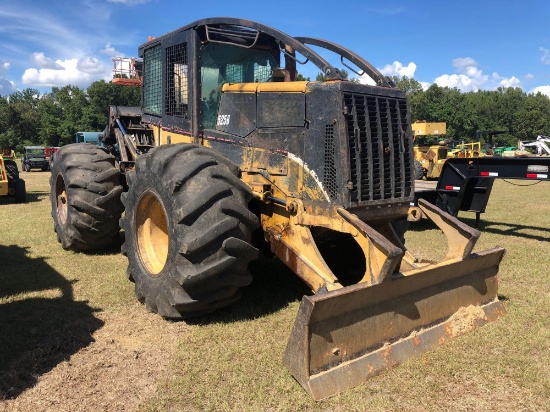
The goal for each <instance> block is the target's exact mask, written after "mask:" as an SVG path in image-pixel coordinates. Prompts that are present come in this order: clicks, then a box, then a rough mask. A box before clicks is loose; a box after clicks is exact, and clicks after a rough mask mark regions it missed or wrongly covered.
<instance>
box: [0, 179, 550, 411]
mask: <svg viewBox="0 0 550 412" xmlns="http://www.w3.org/2000/svg"><path fill="white" fill-rule="evenodd" d="M47 176H48V174H47V173H41V172H32V173H24V174H22V177H23V178H24V179H25V180H26V181H27V189H28V191H29V198H30V200H31V201H30V202H29V203H27V204H23V205H16V204H13V203H12V201H11V199H0V208H1V210H2V213H1V214H0V219H1V220H0V224H1V227H2V229H1V233H2V236H1V238H0V259H1V262H2V267H1V270H0V330H2V334H1V335H0V383H1V382H2V380H1V379H2V376H3V375H2V373H3V374H4V376H5V375H6V374H7V373H8V371H7V367H8V365H11V364H12V363H13V362H18V361H20V360H21V362H23V361H24V362H27V363H32V362H34V363H33V365H37V366H33V367H34V368H35V371H36V373H37V374H40V373H41V371H42V372H43V371H46V370H48V368H51V363H52V362H53V363H55V361H56V359H57V358H56V357H55V353H56V352H55V351H56V350H58V349H57V348H58V347H59V345H60V344H61V343H62V344H63V345H64V346H67V347H68V348H69V349H68V350H69V353H70V352H71V351H72V352H75V351H78V350H79V349H81V348H82V347H84V346H85V345H87V344H88V343H89V342H90V335H91V333H92V332H93V331H94V330H96V329H97V328H100V327H101V326H102V323H101V321H99V320H98V319H97V317H96V316H95V314H96V313H97V311H102V310H103V311H116V310H117V309H120V308H128V307H130V306H132V305H134V296H133V285H132V284H131V283H130V282H129V281H127V279H126V276H125V271H126V260H125V258H124V257H123V256H121V255H120V254H119V253H117V252H116V251H111V252H109V253H105V254H96V255H84V254H75V253H72V252H68V251H64V250H63V249H62V248H61V247H60V246H59V244H58V243H57V241H56V237H55V233H54V232H53V230H52V220H51V217H50V205H49V199H48V191H49V189H48V182H47ZM549 194H550V186H549V185H548V184H546V183H545V184H539V185H536V186H532V187H518V186H513V185H510V184H507V183H506V182H503V181H497V182H496V183H495V186H494V188H493V193H492V195H491V199H490V201H489V205H488V207H487V212H486V213H485V214H483V215H482V223H481V226H480V230H481V231H482V236H481V239H480V241H479V242H478V246H477V247H476V250H481V249H486V248H489V247H493V246H495V245H500V246H503V247H504V248H506V250H507V253H506V256H505V257H504V260H503V262H502V264H501V267H500V290H499V294H500V296H501V298H502V299H503V300H504V305H505V307H506V309H507V312H508V313H507V315H506V316H504V317H502V318H501V319H499V320H498V321H496V322H493V323H491V324H489V325H487V326H485V327H483V328H480V329H477V330H475V331H473V332H470V333H468V334H466V335H464V336H462V337H460V338H458V339H455V340H453V341H452V342H450V343H448V344H445V345H443V346H441V347H438V348H436V349H434V350H432V351H430V352H428V353H426V354H424V355H422V356H419V357H417V358H413V359H410V360H409V361H407V362H406V363H404V364H402V365H400V366H399V367H395V368H392V369H390V370H387V371H384V372H383V373H381V374H380V375H378V376H376V377H374V378H373V379H371V380H369V381H368V382H367V383H365V384H363V385H361V386H359V387H357V388H354V389H351V390H348V391H346V392H344V393H342V394H340V395H338V396H335V397H332V398H329V399H327V400H324V401H321V402H314V401H313V400H311V399H310V398H309V396H308V395H307V394H306V393H305V392H304V391H303V390H302V389H301V387H300V386H299V385H298V384H297V383H296V381H294V379H293V378H292V377H291V376H290V375H289V373H288V372H287V371H286V369H285V367H284V366H283V363H282V358H283V352H284V350H285V346H286V341H287V339H288V336H289V334H290V330H291V328H292V325H293V321H294V317H295V316H296V313H297V310H298V306H299V302H300V299H301V296H302V295H303V294H304V293H307V289H306V288H305V287H304V285H303V284H302V283H301V282H300V281H299V280H298V279H297V278H296V276H294V275H293V274H292V273H290V272H289V271H288V270H287V269H285V268H284V266H283V265H282V264H280V263H278V262H277V261H268V260H263V261H260V262H255V263H254V264H253V267H252V271H253V275H254V281H253V283H252V285H250V286H249V287H247V288H244V289H243V297H242V299H241V300H240V301H238V302H237V303H236V304H234V305H232V306H231V307H229V308H227V309H225V310H223V311H220V312H219V313H215V314H213V315H210V316H208V317H206V318H201V319H199V320H196V321H194V322H189V324H190V327H189V329H188V330H187V331H186V333H185V334H182V335H181V336H180V337H179V338H178V339H179V344H178V349H177V352H176V355H175V357H174V358H173V359H172V361H171V366H170V370H169V371H168V375H167V377H166V378H163V379H162V380H161V381H160V382H159V388H158V391H157V393H156V395H155V396H154V397H153V398H149V399H146V400H144V402H143V403H142V405H141V408H140V409H141V410H144V411H165V410H174V411H177V410H186V411H194V410H196V411H203V410H212V411H219V410H224V411H225V410H228V411H232V410H238V411H248V410H252V411H254V410H262V411H271V410H272V411H275V410H285V411H286V410H288V411H292V410H312V411H313V410H314V411H317V410H320V411H333V410H336V411H354V410H356V411H364V410H380V411H382V410H384V411H387V410H401V411H425V410H428V411H430V410H432V411H439V410H458V411H470V410H477V411H487V410H495V411H501V410H527V411H539V410H540V411H544V410H548V408H549V407H548V399H550V343H549V342H550V317H549V316H548V314H549V313H550V288H549V287H548V283H549V281H550V274H549V268H550V242H549V241H550V232H549V229H550V222H549V221H548V218H547V217H548V216H550V202H549V197H550V196H549ZM460 218H461V219H462V220H464V221H466V222H467V223H469V224H473V223H474V216H473V214H468V213H463V214H461V215H460ZM406 239H407V245H408V247H409V248H410V249H412V250H413V251H414V252H416V253H417V254H419V255H421V256H424V257H431V256H436V257H437V256H440V257H441V256H442V255H444V254H445V240H444V238H443V237H442V235H441V233H440V232H439V231H438V230H436V229H435V228H433V227H432V226H430V225H428V224H426V223H419V224H416V225H414V224H413V226H411V230H410V231H409V232H407V234H406ZM136 310H145V309H144V308H143V307H139V306H136ZM37 348H38V349H37ZM44 354H47V355H48V356H47V358H48V359H49V360H50V361H49V362H50V363H48V364H41V363H40V359H41V358H43V357H44V356H43V355H44ZM52 354H53V355H52ZM59 356H67V354H66V353H62V354H60V355H59ZM23 378H26V379H31V381H32V379H36V377H32V376H30V377H29V376H27V377H22V379H23ZM0 390H2V386H1V385H0Z"/></svg>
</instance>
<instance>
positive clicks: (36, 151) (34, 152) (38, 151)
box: [27, 148, 44, 156]
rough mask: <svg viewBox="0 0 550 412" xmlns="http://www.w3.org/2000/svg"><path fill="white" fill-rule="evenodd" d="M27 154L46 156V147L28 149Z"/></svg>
mask: <svg viewBox="0 0 550 412" xmlns="http://www.w3.org/2000/svg"><path fill="white" fill-rule="evenodd" d="M27 154H31V155H37V156H44V149H37V148H33V149H27Z"/></svg>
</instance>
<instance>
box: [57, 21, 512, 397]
mask: <svg viewBox="0 0 550 412" xmlns="http://www.w3.org/2000/svg"><path fill="white" fill-rule="evenodd" d="M319 49H324V51H322V52H319V51H318V50H319ZM325 53H332V54H335V55H336V56H338V57H339V58H340V59H341V61H342V62H343V63H344V64H345V66H346V67H354V68H356V71H354V72H355V73H357V74H358V75H367V76H369V77H371V79H372V80H373V82H374V83H375V85H367V84H361V83H358V82H351V81H347V80H346V78H345V76H344V75H343V74H342V73H341V72H340V70H339V69H337V68H335V67H334V66H332V65H331V64H330V63H329V61H327V60H326V59H325V57H323V56H324V55H325ZM139 57H140V60H139V68H137V67H132V68H131V70H130V71H129V73H131V75H130V76H128V79H130V80H131V82H130V83H132V84H139V85H141V88H142V106H141V107H115V106H112V107H111V108H110V115H109V119H110V121H109V125H107V127H106V129H105V131H104V132H103V134H102V136H101V141H102V143H103V147H98V146H97V145H90V144H84V143H78V144H71V145H67V146H64V147H62V148H61V149H59V151H58V152H57V153H56V156H55V160H54V162H53V164H52V168H51V178H50V185H51V203H52V216H53V219H54V225H55V230H56V232H57V236H58V240H59V241H60V242H61V244H62V246H63V247H64V248H66V249H71V250H75V251H88V250H97V249H101V248H104V247H108V246H110V245H111V244H112V243H113V242H115V241H116V240H117V239H118V234H119V230H120V227H121V228H122V229H123V230H124V233H125V240H124V244H123V246H122V252H123V253H124V254H125V255H126V257H127V258H128V267H127V274H128V278H129V279H130V280H131V281H133V282H134V283H135V293H136V296H137V299H138V300H139V301H140V302H142V303H143V304H144V305H145V306H146V308H147V309H148V310H150V311H153V312H156V313H158V314H159V315H161V316H163V317H165V318H167V319H182V318H188V317H191V316H200V315H202V314H204V313H208V312H211V311H213V310H220V309H221V308H223V307H224V306H227V305H229V304H231V303H232V302H234V301H235V300H236V299H238V298H239V296H240V294H239V290H240V288H242V287H245V286H247V285H248V284H249V283H250V282H251V280H252V277H251V275H250V273H249V271H248V263H249V262H250V261H251V260H253V259H256V258H258V256H259V252H258V251H259V250H260V249H261V250H264V251H265V253H268V254H273V255H275V256H277V257H278V258H279V259H281V260H282V261H283V262H284V263H285V264H286V265H287V266H288V267H289V268H290V269H292V270H293V271H294V272H295V273H296V275H297V276H299V277H300V278H301V279H302V280H303V281H304V282H305V283H306V284H307V285H308V286H309V287H310V289H311V294H310V295H307V296H304V297H303V300H302V302H301V305H300V308H299V311H298V314H297V317H296V321H295V324H294V327H293V330H292V333H291V336H290V339H289V342H288V346H287V350H286V354H285V357H284V363H285V365H286V366H287V367H288V369H289V370H290V372H291V373H292V375H293V376H294V377H295V378H296V380H297V381H298V382H299V383H300V384H301V385H302V386H303V387H304V388H305V389H306V390H307V391H308V392H309V393H310V394H311V396H312V397H313V398H315V399H322V398H324V397H327V396H331V395H334V394H336V393H339V392H340V391H342V390H344V389H346V388H349V387H351V386H355V385H357V384H359V383H361V382H363V381H364V380H365V379H367V378H368V377H370V376H372V375H374V374H376V373H377V372H379V371H381V370H382V369H383V368H386V367H389V366H393V365H395V364H397V363H400V362H403V361H404V360H406V359H407V358H409V357H410V356H413V355H415V354H417V353H420V352H422V351H425V350H428V349H429V348H431V347H433V346H435V345H439V344H442V343H443V342H446V341H448V340H449V339H451V338H453V337H455V336H458V335H460V334H461V333H463V332H464V331H466V330H468V329H471V328H474V327H477V326H480V325H483V324H485V323H486V322H489V321H492V320H495V319H496V318H497V317H499V316H500V315H502V314H503V313H504V307H503V305H502V303H501V302H500V301H499V300H498V297H497V291H498V276H497V273H498V267H499V263H500V260H501V258H502V256H503V254H504V250H503V249H502V248H499V247H496V248H493V249H489V250H478V251H476V253H473V248H474V245H475V243H476V240H477V239H478V237H479V236H480V233H479V232H478V231H477V230H475V229H473V228H471V227H469V226H466V225H465V224H463V223H461V222H459V221H458V220H457V219H456V218H454V217H452V216H450V215H449V214H447V213H444V212H443V211H441V210H440V209H438V208H437V207H435V206H433V205H431V204H429V203H427V202H423V201H421V202H419V205H418V208H417V207H412V206H411V202H412V201H413V197H414V171H413V161H414V156H413V134H412V129H411V122H410V113H409V108H408V104H407V99H406V96H405V94H404V93H403V92H402V91H400V90H398V89H397V88H396V87H395V85H394V84H393V82H392V81H391V80H390V79H388V78H386V77H384V76H383V75H382V74H381V73H380V72H379V71H378V70H377V69H375V68H374V67H373V66H372V65H371V64H370V63H368V62H367V61H366V60H364V59H363V58H362V57H360V56H358V55H357V54H355V53H353V52H352V51H350V50H348V49H346V48H344V47H342V46H339V45H337V44H335V43H332V42H329V41H326V40H322V39H317V38H310V37H292V36H289V35H287V34H285V33H283V32H281V31H279V30H277V29H274V28H271V27H269V26H265V25H263V24H260V23H256V22H252V21H248V20H242V19H235V18H209V19H204V20H200V21H196V22H193V23H191V24H188V25H186V26H183V27H181V28H179V29H177V30H174V31H172V32H170V33H168V34H165V35H163V36H160V37H156V38H152V39H150V40H149V41H148V42H146V43H144V44H143V45H142V46H140V48H139ZM306 63H307V64H313V65H314V66H315V67H316V68H317V70H319V71H320V72H322V73H323V75H324V77H325V78H326V81H324V82H317V81H296V79H297V78H298V76H297V74H298V70H297V67H298V66H299V65H300V67H301V65H302V64H306ZM300 70H302V69H300ZM124 76H125V74H124V73H117V78H118V79H120V78H124ZM420 209H421V213H422V214H424V215H426V216H428V217H429V218H430V219H432V220H433V221H434V222H435V224H436V225H437V226H439V227H440V228H441V230H442V231H443V232H444V233H445V235H446V236H447V243H448V252H447V255H446V256H445V258H444V259H443V260H442V261H441V262H427V261H422V260H419V259H416V258H415V257H414V256H412V255H411V253H410V252H409V251H408V250H407V248H406V247H405V245H404V243H403V236H404V233H405V231H406V228H407V220H408V219H416V218H417V217H418V215H419V214H420ZM123 212H124V214H123ZM119 221H120V227H119ZM258 276H259V274H258ZM465 311H466V313H467V314H468V316H467V319H468V321H467V322H464V317H463V316H462V315H463V314H464V313H465ZM205 344H207V343H205ZM266 350H269V349H268V348H266Z"/></svg>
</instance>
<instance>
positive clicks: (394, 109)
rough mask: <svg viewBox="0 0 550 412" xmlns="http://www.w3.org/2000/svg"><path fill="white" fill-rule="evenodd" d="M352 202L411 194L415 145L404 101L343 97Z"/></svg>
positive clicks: (368, 96)
mask: <svg viewBox="0 0 550 412" xmlns="http://www.w3.org/2000/svg"><path fill="white" fill-rule="evenodd" d="M344 105H345V110H344V113H346V119H347V134H348V142H349V161H350V180H351V183H352V187H353V188H352V189H351V192H350V193H351V200H352V201H354V202H357V201H359V202H361V201H373V200H385V199H398V198H407V197H409V196H411V194H412V186H413V175H412V173H411V172H412V170H411V167H412V159H411V156H412V148H411V145H412V141H410V139H406V137H405V132H406V131H407V129H408V126H409V125H408V117H407V102H406V100H405V99H398V98H390V97H381V96H371V95H362V94H357V93H344Z"/></svg>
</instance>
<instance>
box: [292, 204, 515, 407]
mask: <svg viewBox="0 0 550 412" xmlns="http://www.w3.org/2000/svg"><path fill="white" fill-rule="evenodd" d="M420 206H421V208H422V211H423V212H424V213H426V214H427V215H428V216H430V217H432V219H433V220H434V222H435V223H437V224H438V226H439V227H440V228H441V229H442V230H443V231H444V232H445V234H446V235H447V238H448V242H449V253H448V254H447V257H446V258H445V259H444V260H443V261H442V262H439V263H429V264H425V265H416V267H414V264H413V263H411V264H402V265H401V268H406V269H407V270H400V271H395V272H394V273H393V274H392V275H391V276H388V277H386V278H385V279H383V280H382V281H381V282H380V283H378V284H367V283H358V284H355V285H352V286H347V287H344V288H341V289H337V290H333V291H330V292H326V293H321V294H316V295H314V296H304V298H303V299H302V302H301V304H300V308H299V311H298V316H297V318H296V321H295V324H294V328H293V331H292V333H291V336H290V339H289V342H288V346H287V349H286V353H285V357H284V363H285V365H286V366H287V368H288V369H289V370H290V372H291V373H292V375H293V376H294V377H295V378H296V380H297V381H298V382H299V383H300V384H301V385H302V386H303V387H304V389H305V390H306V391H307V392H309V393H310V395H311V396H312V397H313V398H314V399H315V400H320V399H323V398H326V397H328V396H332V395H335V394H337V393H339V392H341V391H343V390H345V389H346V388H350V387H353V386H356V385H358V384H360V383H362V382H364V381H365V380H367V379H368V378H370V377H372V376H373V375H375V374H377V373H379V372H380V371H381V370H383V369H385V368H388V367H391V366H394V365H397V364H399V363H401V362H404V361H405V360H407V359H408V358H410V357H412V356H414V355H416V354H418V353H421V352H424V351H427V350H429V349H430V348H432V347H434V346H437V345H440V344H443V343H445V342H446V341H448V340H449V339H451V338H454V337H456V336H459V335H461V334H463V333H465V332H467V331H468V330H471V329H473V328H476V327H479V326H481V325H484V324H485V323H487V322H490V321H493V320H495V319H497V318H498V317H500V316H501V315H503V314H504V313H505V309H504V306H503V305H502V303H501V302H500V301H499V300H498V296H497V291H498V279H497V273H498V268H499V263H500V261H501V259H502V257H503V255H504V249H502V248H500V247H496V248H493V249H489V250H485V251H482V252H479V253H471V249H472V248H473V244H474V243H475V240H477V237H478V236H479V232H477V231H476V230H475V229H473V228H470V227H468V226H466V225H464V224H462V223H461V222H459V221H458V220H456V219H455V218H453V217H451V216H450V215H448V214H446V213H444V212H441V211H440V210H439V209H436V208H434V207H433V206H431V205H429V204H427V203H422V204H421V205H420ZM460 238H461V239H462V241H461V240H460ZM460 244H462V246H457V247H455V248H454V249H453V247H452V246H453V245H455V246H456V245H460Z"/></svg>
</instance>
